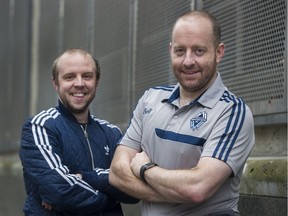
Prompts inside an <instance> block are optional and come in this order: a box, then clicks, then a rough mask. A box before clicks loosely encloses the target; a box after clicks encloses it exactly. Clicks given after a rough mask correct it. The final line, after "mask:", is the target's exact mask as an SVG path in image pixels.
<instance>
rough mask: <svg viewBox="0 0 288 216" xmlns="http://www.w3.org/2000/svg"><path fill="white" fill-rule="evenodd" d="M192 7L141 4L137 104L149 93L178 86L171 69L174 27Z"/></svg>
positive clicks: (155, 1) (153, 0)
mask: <svg viewBox="0 0 288 216" xmlns="http://www.w3.org/2000/svg"><path fill="white" fill-rule="evenodd" d="M151 5H153V6H152V7H151ZM190 7H191V0H185V1H184V0H183V1H171V0H145V1H139V3H138V14H137V15H138V17H137V28H138V29H137V42H136V69H135V92H134V93H135V94H134V97H133V102H134V104H136V103H137V100H138V99H139V97H140V96H141V95H142V94H143V93H144V91H145V90H146V89H148V88H150V87H153V86H155V85H167V84H171V83H175V82H176V80H175V78H174V75H173V73H172V71H171V67H170V55H169V42H170V34H171V27H172V24H173V23H174V22H175V20H176V18H178V17H179V16H180V15H181V14H183V13H184V12H187V11H189V10H191V8H190Z"/></svg>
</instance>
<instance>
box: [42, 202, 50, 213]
mask: <svg viewBox="0 0 288 216" xmlns="http://www.w3.org/2000/svg"><path fill="white" fill-rule="evenodd" d="M42 206H44V208H45V209H46V210H49V211H50V210H52V205H50V204H48V203H46V202H44V201H42Z"/></svg>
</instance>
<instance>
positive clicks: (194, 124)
mask: <svg viewBox="0 0 288 216" xmlns="http://www.w3.org/2000/svg"><path fill="white" fill-rule="evenodd" d="M206 121H207V113H206V112H205V111H204V112H200V113H199V114H198V115H197V116H196V117H194V118H192V119H191V120H190V127H191V128H192V129H193V130H195V129H198V128H200V127H201V125H203V124H204V123H205V122H206Z"/></svg>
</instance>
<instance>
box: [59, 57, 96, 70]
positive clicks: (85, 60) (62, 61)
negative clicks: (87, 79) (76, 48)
mask: <svg viewBox="0 0 288 216" xmlns="http://www.w3.org/2000/svg"><path fill="white" fill-rule="evenodd" d="M74 67H75V68H76V67H79V68H81V67H87V68H88V67H89V68H91V70H95V63H94V60H93V58H92V57H91V56H90V55H88V54H83V53H78V52H74V53H65V54H63V55H62V56H61V57H60V58H59V61H58V69H59V71H61V70H65V69H66V68H74Z"/></svg>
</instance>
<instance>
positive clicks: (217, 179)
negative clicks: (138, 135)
mask: <svg viewBox="0 0 288 216" xmlns="http://www.w3.org/2000/svg"><path fill="white" fill-rule="evenodd" d="M147 160H149V158H148V156H147V155H146V153H145V152H141V153H138V154H137V155H136V157H135V158H134V159H133V160H132V163H131V167H132V170H133V173H134V174H135V175H136V176H137V177H138V178H139V179H140V168H141V166H142V165H143V164H145V163H147ZM148 162H149V161H148ZM231 173H232V170H231V168H230V167H229V166H228V165H227V164H226V163H225V162H223V161H220V160H218V159H214V158H211V157H203V158H201V159H200V161H199V163H198V164H197V166H196V167H194V168H192V169H187V170H167V169H163V168H161V167H159V166H155V167H153V168H151V169H148V170H147V171H145V173H144V176H145V180H146V182H147V184H149V186H150V187H151V188H153V189H154V190H155V191H157V192H158V193H159V194H161V196H163V197H165V198H166V199H167V200H168V201H169V202H174V203H191V202H193V203H201V202H203V201H204V200H207V199H208V198H209V197H211V196H212V195H213V194H214V193H215V192H216V191H217V190H218V188H219V187H220V186H221V185H222V184H223V183H224V182H225V180H226V179H227V178H228V177H229V176H230V175H231Z"/></svg>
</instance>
